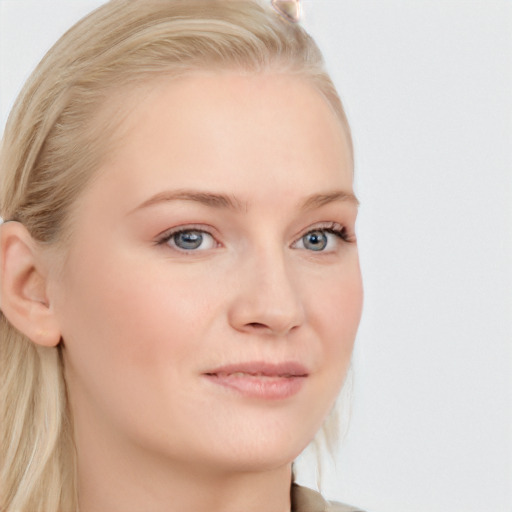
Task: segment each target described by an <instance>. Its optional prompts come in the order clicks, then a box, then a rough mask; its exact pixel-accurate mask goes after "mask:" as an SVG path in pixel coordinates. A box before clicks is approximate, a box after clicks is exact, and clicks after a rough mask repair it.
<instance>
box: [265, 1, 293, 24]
mask: <svg viewBox="0 0 512 512" xmlns="http://www.w3.org/2000/svg"><path fill="white" fill-rule="evenodd" d="M271 3H272V7H273V8H274V9H275V10H276V11H277V12H278V14H280V15H281V16H282V17H283V18H284V19H285V20H287V21H291V22H292V23H298V22H299V19H300V0H272V2H271Z"/></svg>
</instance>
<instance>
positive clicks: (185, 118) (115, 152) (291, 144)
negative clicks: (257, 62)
mask: <svg viewBox="0 0 512 512" xmlns="http://www.w3.org/2000/svg"><path fill="white" fill-rule="evenodd" d="M113 100H114V103H117V104H118V107H117V108H119V109H121V111H124V114H123V115H122V116H121V117H122V118H123V121H122V122H121V123H120V129H119V130H118V133H117V136H116V139H117V143H116V144H115V145H113V146H112V149H111V151H110V154H109V156H108V159H107V162H106V165H104V166H103V169H102V173H105V174H107V173H108V174H109V175H110V178H111V180H115V181H116V182H117V184H118V185H119V184H120V183H121V182H130V181H133V183H132V188H135V189H136V190H137V194H136V195H137V196H138V197H139V198H140V200H141V201H143V200H144V196H149V195H151V194H154V193H157V192H159V190H158V187H163V186H166V187H174V188H180V187H181V188H206V189H208V190H209V191H211V190H212V188H213V189H214V188H216V187H217V186H221V184H222V185H223V186H226V187H228V188H232V189H233V193H242V195H243V193H244V192H249V193H251V194H252V195H254V194H256V193H257V192H258V191H260V192H261V193H262V194H266V193H267V192H268V191H267V190H266V189H268V188H269V187H271V186H272V187H274V188H281V189H282V188H286V189H287V190H289V191H290V193H293V189H294V188H301V187H302V188H307V187H315V188H316V189H318V190H319V191H321V190H322V189H330V188H333V187H338V188H344V189H351V186H352V161H351V154H350V149H349V146H348V139H347V136H346V131H345V128H344V127H343V126H342V123H341V121H340V120H339V119H338V117H337V116H336V114H335V113H334V111H333V110H332V108H331V107H330V105H329V104H328V102H327V101H326V100H325V99H324V97H323V96H322V95H321V94H320V93H319V92H318V91H317V90H316V89H315V87H314V86H313V85H311V84H310V83H309V82H308V81H306V80H305V79H302V78H298V77H294V76H289V75H286V74H270V73H267V74H258V75H254V74H252V75H243V74H239V73H234V72H218V73H203V74H198V75H193V76H187V77H182V78H178V79H159V80H157V81H154V82H152V83H147V84H145V85H144V86H143V87H140V88H137V89H133V90H131V91H129V92H128V93H126V94H119V95H116V96H115V98H113ZM150 178H151V179H150Z"/></svg>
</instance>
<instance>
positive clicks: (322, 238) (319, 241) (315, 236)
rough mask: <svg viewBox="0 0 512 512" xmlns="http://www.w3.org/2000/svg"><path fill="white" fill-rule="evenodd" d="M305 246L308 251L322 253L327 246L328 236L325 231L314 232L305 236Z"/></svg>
mask: <svg viewBox="0 0 512 512" xmlns="http://www.w3.org/2000/svg"><path fill="white" fill-rule="evenodd" d="M304 246H305V247H306V249H311V250H313V251H321V250H323V249H325V247H326V246H327V235H326V234H325V233H324V232H323V231H314V232H313V233H308V234H307V235H306V236H305V240H304Z"/></svg>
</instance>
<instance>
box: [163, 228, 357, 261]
mask: <svg viewBox="0 0 512 512" xmlns="http://www.w3.org/2000/svg"><path fill="white" fill-rule="evenodd" d="M190 231H197V232H199V233H206V234H207V235H209V236H211V237H212V238H213V239H214V240H215V237H214V236H213V234H212V233H211V232H210V231H208V230H207V229H205V228H204V226H194V225H191V226H186V227H179V228H175V229H171V230H168V231H166V232H164V233H163V234H162V235H161V236H159V237H158V238H157V239H156V241H155V243H156V245H164V244H167V243H168V242H169V241H170V240H171V239H172V238H173V237H175V236H176V235H179V234H180V233H188V232H190ZM316 231H322V232H324V233H330V234H332V235H335V236H337V237H338V238H339V239H340V240H342V242H343V243H347V244H352V243H354V242H355V237H354V236H353V235H352V234H350V233H349V232H348V231H347V228H346V227H345V226H342V225H341V224H338V223H337V222H330V223H327V224H319V225H318V226H315V227H313V228H311V229H308V230H307V231H306V232H304V233H303V234H302V235H300V236H299V237H298V238H297V240H296V241H295V242H294V244H295V243H297V242H298V241H299V240H301V239H302V238H304V237H305V236H306V235H308V234H310V233H314V232H316ZM217 244H218V242H217ZM172 248H173V249H174V250H177V251H179V252H183V253H188V252H195V251H194V250H186V249H180V248H177V247H172ZM320 252H324V251H320Z"/></svg>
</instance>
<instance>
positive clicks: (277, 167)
mask: <svg viewBox="0 0 512 512" xmlns="http://www.w3.org/2000/svg"><path fill="white" fill-rule="evenodd" d="M0 165H1V169H2V187H1V210H0V215H1V216H2V218H3V219H6V222H5V223H4V224H3V225H2V228H1V258H2V265H1V269H2V276H1V280H2V289H1V292H2V296H1V297H2V302H1V309H2V317H1V321H2V327H1V329H2V332H1V340H2V341H1V343H2V345H1V346H2V354H1V357H2V367H3V368H2V369H3V370H4V371H3V374H2V394H3V396H2V407H3V409H2V444H1V446H2V448H1V449H2V464H3V465H2V468H1V470H2V472H1V478H2V480H1V482H2V489H1V502H0V503H1V505H0V508H1V509H2V510H5V511H9V512H11V511H30V512H36V511H44V512H56V511H65V512H67V511H73V512H74V511H76V510H80V512H96V511H98V512H99V511H106V510H108V511H110V512H116V511H120V512H121V511H123V512H129V511H152V512H159V511H162V512H163V511H174V510H179V511H187V510H190V511H203V510H218V511H240V510H244V511H252V510H268V511H276V512H278V511H279V512H281V511H288V510H294V511H301V512H313V511H317V510H343V511H345V510H355V509H353V508H350V507H346V506H343V505H340V504H327V503H326V502H325V501H324V500H323V499H322V498H321V496H320V495H318V494H316V493H314V492H313V491H308V490H307V489H303V488H300V487H298V486H295V485H291V481H292V473H291V467H292V462H293V460H294V459H295V458H296V457H297V456H298V455H299V454H300V452H301V451H302V450H303V449H304V448H305V447H306V446H307V445H308V443H310V441H311V440H312V439H313V437H314V436H315V433H316V432H317V431H318V430H319V429H320V428H321V426H322V423H323V422H324V420H325V418H326V417H327V415H328V413H329V412H330V410H331V409H332V407H333V405H334V402H335V399H336V396H337V395H338V393H339V390H340V388H341V386H342V385H343V382H344V380H345V377H346V373H347V369H348V367H349V363H350V357H351V353H352V347H353V342H354V338H355V334H356V330H357V326H358V323H359V319H360V314H361V304H362V287H361V276H360V270H359V261H358V255H357V246H356V241H355V234H354V224H355V219H356V214H357V199H356V198H355V196H354V193H353V184H352V173H353V156H352V146H351V139H350V132H349V128H348V125H347V122H346V118H345V115H344V112H343V108H342V106H341V103H340V100H339V98H338V96H337V94H336V92H335V89H334V87H333V85H332V83H331V81H330V79H329V78H328V76H327V75H326V73H325V71H324V69H323V64H322V59H321V56H320V53H319V51H318V49H317V47H316V45H315V44H314V42H313V41H312V40H311V39H310V38H309V36H308V35H307V34H306V33H305V32H304V31H303V30H302V29H301V28H300V27H299V26H298V25H295V24H293V23H291V22H289V21H287V20H285V19H284V18H283V17H280V16H279V15H278V14H277V13H276V12H274V11H273V10H272V9H271V8H270V7H269V6H266V5H264V4H260V3H258V2H255V1H236V0H235V1H229V2H228V1H226V0H223V1H212V0H198V1H194V2H190V1H189V0H187V1H183V0H182V1H178V0H132V1H128V0H112V1H111V2H109V3H108V4H106V5H104V6H103V7H101V8H99V9H98V10H97V11H95V12H94V13H92V14H91V15H89V16H88V17H86V18H84V20H82V21H81V22H79V23H78V24H77V25H76V26H75V27H73V28H72V29H71V30H70V31H69V32H68V33H67V34H65V35H64V36H63V37H62V38H61V40H60V41H59V42H58V43H57V44H56V45H55V46H54V47H53V48H52V50H50V52H49V53H48V54H47V56H46V57H45V58H44V59H43V61H42V62H41V64H40V65H39V67H38V69H37V70H36V71H35V72H34V74H33V75H32V77H31V78H30V80H29V81H28V83H27V84H26V86H25V88H24V90H23V91H22V93H21V95H20V97H19V99H18V101H17V103H16V105H15V107H14V109H13V112H12V114H11V116H10V118H9V121H8V124H7V128H6V131H5V136H4V140H3V146H2V153H1V164H0Z"/></svg>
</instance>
